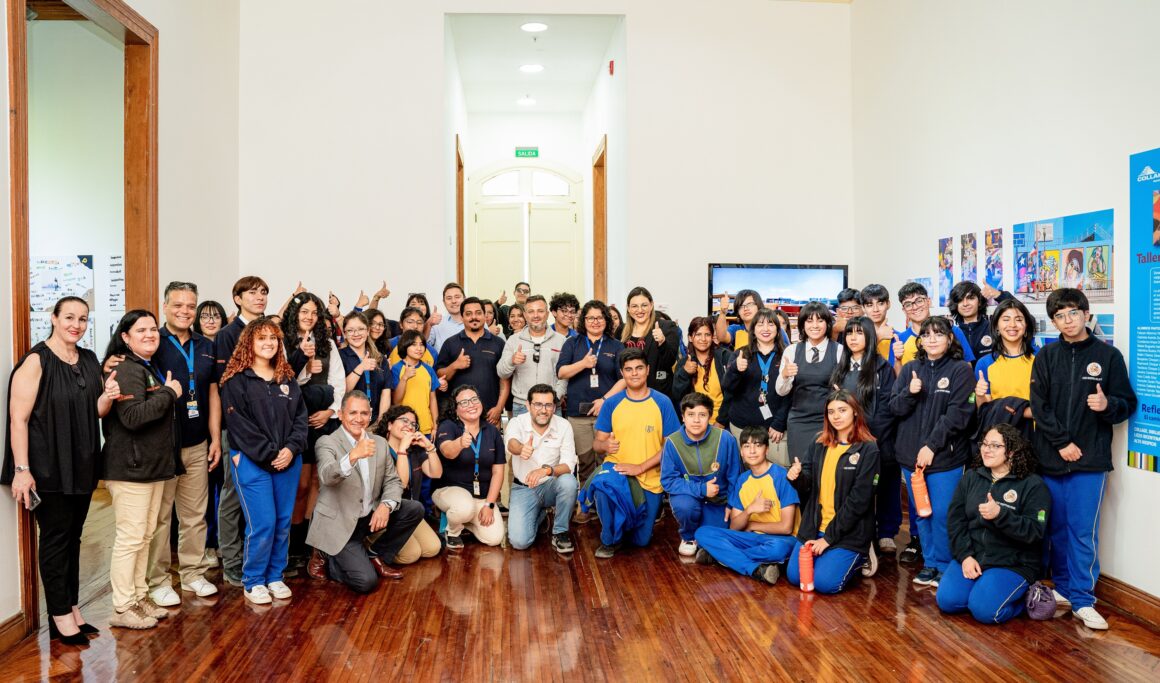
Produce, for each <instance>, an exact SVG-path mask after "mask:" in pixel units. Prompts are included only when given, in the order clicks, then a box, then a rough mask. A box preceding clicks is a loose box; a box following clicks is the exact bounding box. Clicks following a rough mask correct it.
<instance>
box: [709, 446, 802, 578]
mask: <svg viewBox="0 0 1160 683" xmlns="http://www.w3.org/2000/svg"><path fill="white" fill-rule="evenodd" d="M768 447H769V432H768V431H766V430H765V428H763V427H746V428H745V429H743V430H741V458H742V460H744V461H745V465H746V470H745V472H743V473H741V475H740V476H739V477H738V478H737V482H736V485H734V486H733V487H731V489H730V492H729V507H728V508H727V513H728V518H729V519H728V527H727V528H722V527H718V526H709V525H704V526H701V527H700V528H698V529H697V534H696V540H697V556H696V558H697V564H711V563H712V562H714V561H716V562H720V563H721V564H723V565H725V566H726V567H728V568H730V569H732V570H733V571H735V572H738V573H739V574H743V575H745V576H752V577H753V578H755V579H757V580H759V581H764V582H766V583H768V584H774V583H777V579H778V577H779V576H780V575H781V569H780V566H781V565H784V564H785V563H786V561H787V560H788V559H789V555H790V553H791V552H792V551H793V548H794V546H795V545H796V543H797V539H795V538H794V537H793V529H794V518H795V517H796V515H797V510H798V502H799V499H798V493H797V491H796V490H794V488H793V486H792V485H790V483H789V480H788V479H787V478H786V474H787V473H786V470H785V468H784V467H782V466H781V465H776V464H774V463H772V462H770V461H769V460H768V459H767V458H766V449H767V448H768Z"/></svg>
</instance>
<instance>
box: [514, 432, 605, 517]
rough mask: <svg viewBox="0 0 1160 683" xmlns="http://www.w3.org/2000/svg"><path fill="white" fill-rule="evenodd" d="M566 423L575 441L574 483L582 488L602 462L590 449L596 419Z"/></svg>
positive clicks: (593, 439)
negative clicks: (570, 428)
mask: <svg viewBox="0 0 1160 683" xmlns="http://www.w3.org/2000/svg"><path fill="white" fill-rule="evenodd" d="M568 423H569V424H571V425H572V436H573V438H574V439H575V440H576V458H577V465H576V481H577V482H578V483H579V484H580V486H581V487H583V486H584V484H585V483H587V482H588V477H591V476H592V473H593V472H594V471H595V470H596V468H597V467H599V466H600V463H601V462H602V461H603V458H601V457H600V456H599V455H598V454H597V453H596V451H595V449H593V448H592V443H593V442H594V441H595V440H596V418H595V417H588V416H581V417H570V418H568ZM508 507H511V506H508Z"/></svg>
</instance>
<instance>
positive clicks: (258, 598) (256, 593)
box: [246, 585, 271, 605]
mask: <svg viewBox="0 0 1160 683" xmlns="http://www.w3.org/2000/svg"><path fill="white" fill-rule="evenodd" d="M246 599H247V600H249V601H250V602H252V603H254V604H255V605H269V604H270V602H271V598H270V591H268V590H266V587H265V586H262V585H258V586H254V587H253V588H251V589H250V590H248V591H246Z"/></svg>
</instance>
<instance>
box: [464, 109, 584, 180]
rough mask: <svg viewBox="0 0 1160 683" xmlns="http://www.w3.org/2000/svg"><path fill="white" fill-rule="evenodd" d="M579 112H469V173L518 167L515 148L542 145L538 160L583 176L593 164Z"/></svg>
mask: <svg viewBox="0 0 1160 683" xmlns="http://www.w3.org/2000/svg"><path fill="white" fill-rule="evenodd" d="M580 124H581V122H580V112H576V113H574V114H567V113H558V114H530V113H529V114H523V113H517V114H503V113H492V114H484V113H477V112H468V114H467V136H468V139H470V140H471V158H470V159H467V160H466V162H467V175H468V177H469V179H470V178H474V176H475V174H476V172H477V171H478V170H479V169H481V168H484V167H488V166H494V165H495V164H509V165H512V166H518V165H519V164H520V163H521V162H522V161H524V160H523V159H516V158H515V148H516V147H539V148H540V156H539V161H541V162H548V163H555V164H561V165H563V166H566V167H567V168H568V169H570V170H571V171H572V172H573V173H575V174H577V175H581V176H583V175H584V169H585V167H587V166H589V165H591V162H590V161H589V158H590V157H591V154H588V155H587V158H586V155H585V153H584V151H583V150H584V148H583V142H584V141H583V138H582V128H581V125H580Z"/></svg>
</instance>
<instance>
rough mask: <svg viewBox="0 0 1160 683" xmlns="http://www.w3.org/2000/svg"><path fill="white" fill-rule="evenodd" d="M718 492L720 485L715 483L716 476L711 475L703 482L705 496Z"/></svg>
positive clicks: (710, 496)
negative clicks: (710, 477)
mask: <svg viewBox="0 0 1160 683" xmlns="http://www.w3.org/2000/svg"><path fill="white" fill-rule="evenodd" d="M719 493H721V486H720V484H718V483H717V477H713V478H712V479H710V480H709V481H707V482H705V497H706V498H713V497H715V496H716V495H717V494H719Z"/></svg>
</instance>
